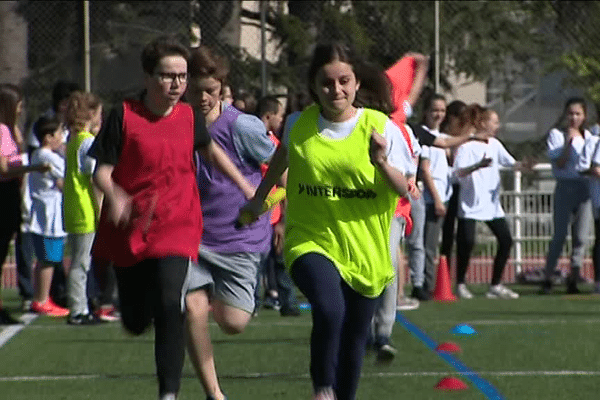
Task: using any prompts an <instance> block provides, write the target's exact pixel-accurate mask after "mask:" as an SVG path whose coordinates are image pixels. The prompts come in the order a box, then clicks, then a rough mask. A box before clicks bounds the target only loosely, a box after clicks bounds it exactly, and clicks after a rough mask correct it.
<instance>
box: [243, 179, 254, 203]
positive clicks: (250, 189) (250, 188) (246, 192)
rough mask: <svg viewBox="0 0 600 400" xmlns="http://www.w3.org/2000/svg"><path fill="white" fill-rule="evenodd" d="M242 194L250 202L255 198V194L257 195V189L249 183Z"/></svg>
mask: <svg viewBox="0 0 600 400" xmlns="http://www.w3.org/2000/svg"><path fill="white" fill-rule="evenodd" d="M242 192H243V193H244V197H245V198H246V200H250V199H251V198H253V197H254V194H255V193H256V188H255V187H254V186H252V185H251V184H250V183H248V184H247V185H245V186H244V188H243V189H242Z"/></svg>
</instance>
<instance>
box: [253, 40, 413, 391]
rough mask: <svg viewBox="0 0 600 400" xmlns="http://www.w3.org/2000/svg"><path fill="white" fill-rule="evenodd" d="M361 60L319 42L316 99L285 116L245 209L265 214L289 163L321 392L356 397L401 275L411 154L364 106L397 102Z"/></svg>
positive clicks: (294, 243)
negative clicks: (397, 231) (372, 337)
mask: <svg viewBox="0 0 600 400" xmlns="http://www.w3.org/2000/svg"><path fill="white" fill-rule="evenodd" d="M362 66H363V65H362V64H359V63H358V61H357V60H355V58H354V56H353V54H352V52H351V51H350V49H348V48H347V47H346V46H344V45H342V44H338V43H335V44H328V45H319V46H317V47H316V49H315V52H314V54H313V59H312V62H311V65H310V68H309V73H308V86H309V91H310V94H311V97H312V99H313V100H314V102H315V103H314V104H313V105H311V106H308V107H307V108H306V109H305V110H304V111H302V112H301V113H294V114H291V115H290V116H289V117H288V118H287V121H286V124H285V127H284V133H283V141H282V145H281V146H280V147H279V149H278V150H277V152H276V153H275V155H274V157H273V160H272V161H271V164H270V167H269V170H268V172H267V174H266V176H265V177H264V179H263V181H262V182H261V184H260V186H259V187H258V189H257V191H256V195H255V197H254V198H253V199H252V200H251V201H250V202H249V203H248V205H247V206H245V207H244V209H243V210H242V212H243V213H245V212H248V213H250V214H252V215H255V216H256V215H258V214H259V213H260V209H261V206H262V204H263V202H264V200H265V198H266V196H267V194H268V193H269V191H270V189H271V187H272V186H273V185H274V184H275V183H276V181H277V178H278V177H279V176H280V175H281V174H282V173H283V172H284V171H285V170H286V168H288V166H289V170H288V186H287V197H288V207H287V212H286V216H285V218H286V236H285V250H284V256H285V263H286V266H287V268H288V269H290V274H291V276H292V278H293V280H294V282H295V283H296V285H297V286H298V288H299V289H300V290H301V291H302V293H304V295H305V296H306V297H307V299H308V301H309V302H310V304H311V308H312V318H313V329H312V335H311V345H310V346H311V366H310V372H311V379H312V383H313V390H314V395H313V399H314V400H330V399H338V400H352V399H354V398H355V395H356V390H357V387H358V380H359V376H360V371H361V367H362V361H363V357H364V352H365V347H366V341H367V336H368V332H369V326H370V323H371V319H372V317H373V312H374V309H375V307H376V304H377V300H378V297H379V296H380V294H381V293H382V291H383V289H384V288H385V286H386V285H387V284H389V283H390V282H391V281H392V278H393V276H394V271H393V269H392V267H391V259H390V250H389V248H390V246H389V238H390V226H391V220H392V216H393V212H394V208H395V205H396V203H397V200H398V195H405V194H406V192H407V182H406V178H405V176H404V171H405V170H406V168H407V167H408V165H409V163H410V162H411V159H410V153H409V150H408V148H407V146H406V142H405V141H404V139H403V137H402V133H401V132H400V129H399V128H398V127H397V126H396V125H395V124H393V123H392V122H391V121H390V119H389V118H388V117H387V116H386V114H385V113H382V112H379V111H375V110H373V109H369V108H362V107H361V105H362V104H364V102H363V100H365V99H366V100H365V101H368V102H369V103H370V104H377V105H378V108H381V107H380V106H381V104H382V103H387V105H389V99H390V96H389V91H388V92H386V90H385V85H381V88H380V89H383V90H379V91H372V92H371V93H366V92H364V89H363V90H362V91H361V90H360V88H361V79H360V78H361V75H360V72H362V71H365V70H368V71H371V72H373V71H374V70H373V69H372V68H368V69H363V68H362ZM377 73H378V77H379V74H381V72H380V71H377ZM381 76H383V75H381ZM371 78H373V77H366V76H365V79H364V81H365V82H368V83H369V84H371V83H372V82H373V79H371ZM375 80H377V79H375ZM380 81H381V82H385V81H384V80H383V79H380ZM376 97H377V98H376ZM389 108H391V106H390V107H389Z"/></svg>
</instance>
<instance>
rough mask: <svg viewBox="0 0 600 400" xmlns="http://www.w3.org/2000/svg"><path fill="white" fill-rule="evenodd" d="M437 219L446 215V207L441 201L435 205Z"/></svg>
mask: <svg viewBox="0 0 600 400" xmlns="http://www.w3.org/2000/svg"><path fill="white" fill-rule="evenodd" d="M433 208H434V211H435V215H436V217H443V216H444V215H446V206H445V205H444V203H442V202H441V201H436V202H435V203H434V205H433Z"/></svg>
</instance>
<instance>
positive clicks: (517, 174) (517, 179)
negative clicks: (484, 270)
mask: <svg viewBox="0 0 600 400" xmlns="http://www.w3.org/2000/svg"><path fill="white" fill-rule="evenodd" d="M513 174H514V175H513V177H514V187H515V212H514V218H515V259H514V265H515V275H516V274H518V273H520V272H521V269H522V266H523V255H522V253H521V252H522V247H521V245H522V243H521V240H522V238H523V236H522V232H521V196H522V193H521V171H519V170H515V171H513Z"/></svg>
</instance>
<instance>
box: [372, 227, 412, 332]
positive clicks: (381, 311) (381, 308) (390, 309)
mask: <svg viewBox="0 0 600 400" xmlns="http://www.w3.org/2000/svg"><path fill="white" fill-rule="evenodd" d="M404 225H405V222H404V218H403V217H397V218H393V219H392V227H391V229H390V253H391V256H392V266H393V268H394V281H393V282H392V283H390V284H389V285H388V286H387V287H386V288H385V290H384V291H383V293H382V294H381V296H380V297H379V303H378V305H377V308H375V314H374V315H373V322H372V324H371V332H372V336H373V338H374V339H375V341H376V342H377V341H382V340H383V341H386V340H387V339H389V337H390V336H391V335H392V328H393V327H394V322H395V321H396V299H397V296H398V261H399V260H398V251H397V249H398V246H399V245H400V239H401V238H402V235H403V233H404Z"/></svg>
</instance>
